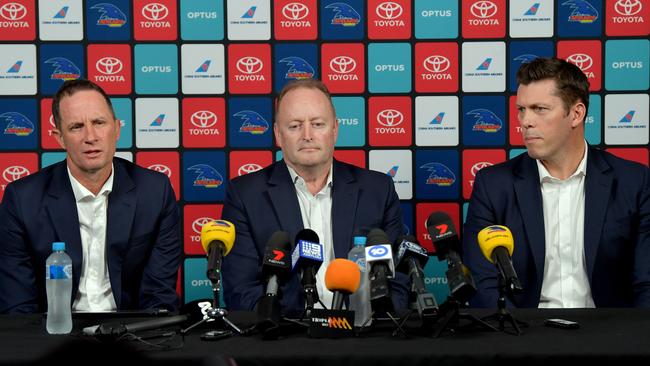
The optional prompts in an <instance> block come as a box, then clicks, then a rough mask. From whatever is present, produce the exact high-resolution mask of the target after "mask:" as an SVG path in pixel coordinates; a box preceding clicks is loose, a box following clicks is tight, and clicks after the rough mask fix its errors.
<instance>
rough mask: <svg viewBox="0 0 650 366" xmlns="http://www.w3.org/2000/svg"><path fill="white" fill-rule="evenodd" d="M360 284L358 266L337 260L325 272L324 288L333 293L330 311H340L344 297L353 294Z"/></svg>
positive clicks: (348, 261) (350, 262)
mask: <svg viewBox="0 0 650 366" xmlns="http://www.w3.org/2000/svg"><path fill="white" fill-rule="evenodd" d="M360 283H361V271H359V266H358V265H357V264H356V263H354V262H352V261H351V260H348V259H343V258H337V259H335V260H333V261H332V262H330V265H329V266H328V267H327V271H326V272H325V287H327V289H328V290H330V291H332V292H333V293H334V297H333V298H332V310H342V308H343V298H344V297H345V295H349V294H351V293H354V292H355V291H357V289H358V288H359V284H360Z"/></svg>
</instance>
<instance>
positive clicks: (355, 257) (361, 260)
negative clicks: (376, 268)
mask: <svg viewBox="0 0 650 366" xmlns="http://www.w3.org/2000/svg"><path fill="white" fill-rule="evenodd" d="M365 246H366V237H365V236H355V237H354V247H352V249H351V250H350V252H349V253H348V259H349V260H351V261H353V262H354V263H356V264H357V265H358V266H359V271H361V282H360V283H359V289H358V290H357V291H356V292H355V293H353V294H351V295H350V310H354V326H355V327H360V326H362V325H364V324H365V326H368V325H370V324H371V321H369V320H368V319H369V318H370V316H371V313H372V309H371V308H370V288H369V287H368V270H367V267H366V248H365ZM366 321H367V322H366Z"/></svg>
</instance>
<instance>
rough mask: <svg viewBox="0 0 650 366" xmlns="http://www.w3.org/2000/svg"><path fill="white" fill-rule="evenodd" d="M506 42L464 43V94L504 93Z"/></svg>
mask: <svg viewBox="0 0 650 366" xmlns="http://www.w3.org/2000/svg"><path fill="white" fill-rule="evenodd" d="M505 58H506V45H505V43H504V42H473V43H472V42H465V43H463V59H462V60H461V62H462V65H463V71H462V75H463V76H462V83H463V91H464V92H503V91H505V89H506V76H505V75H506V59H505Z"/></svg>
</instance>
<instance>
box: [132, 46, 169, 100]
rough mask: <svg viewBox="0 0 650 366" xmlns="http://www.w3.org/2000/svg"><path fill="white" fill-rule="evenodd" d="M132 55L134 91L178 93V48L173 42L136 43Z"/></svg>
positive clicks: (141, 92) (140, 92)
mask: <svg viewBox="0 0 650 366" xmlns="http://www.w3.org/2000/svg"><path fill="white" fill-rule="evenodd" d="M134 57H135V92H136V93H138V94H176V93H178V49H177V46H176V45H175V44H137V45H135V50H134Z"/></svg>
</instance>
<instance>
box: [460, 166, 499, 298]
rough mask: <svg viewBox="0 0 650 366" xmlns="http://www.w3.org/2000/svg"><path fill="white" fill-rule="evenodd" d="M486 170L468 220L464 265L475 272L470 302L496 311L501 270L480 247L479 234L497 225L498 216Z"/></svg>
mask: <svg viewBox="0 0 650 366" xmlns="http://www.w3.org/2000/svg"><path fill="white" fill-rule="evenodd" d="M481 173H484V172H483V171H479V173H478V174H477V175H476V180H475V181H474V186H473V189H472V197H471V198H470V202H469V209H468V211H467V219H466V220H465V225H464V226H463V262H464V264H465V265H466V266H467V267H468V268H469V269H470V270H471V271H472V275H473V277H474V283H475V284H476V290H477V291H476V294H475V295H474V297H473V298H472V299H471V300H470V305H471V306H472V307H480V308H494V307H496V304H497V299H498V286H497V271H496V268H495V266H494V265H493V264H492V263H490V262H489V261H488V260H487V259H486V258H485V256H483V253H482V252H481V249H480V247H479V245H478V239H477V235H478V233H479V231H481V230H482V229H483V228H485V227H486V226H490V225H494V224H495V222H496V215H495V212H494V207H493V205H492V203H491V202H490V198H489V195H488V187H487V185H486V184H487V182H486V179H485V178H484V176H483V174H481Z"/></svg>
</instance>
